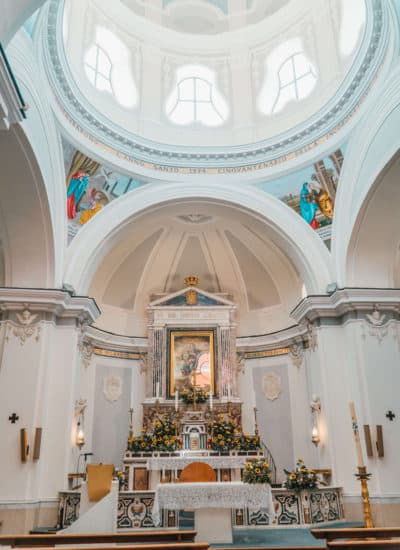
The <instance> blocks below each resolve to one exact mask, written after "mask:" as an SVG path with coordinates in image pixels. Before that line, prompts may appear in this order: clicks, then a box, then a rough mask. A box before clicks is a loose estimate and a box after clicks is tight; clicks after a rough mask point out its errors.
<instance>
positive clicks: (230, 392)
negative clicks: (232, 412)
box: [228, 384, 232, 401]
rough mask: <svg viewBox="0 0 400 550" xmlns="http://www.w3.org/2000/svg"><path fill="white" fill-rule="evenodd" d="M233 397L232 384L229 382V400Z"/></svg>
mask: <svg viewBox="0 0 400 550" xmlns="http://www.w3.org/2000/svg"><path fill="white" fill-rule="evenodd" d="M231 397H232V390H231V385H230V384H228V399H229V401H230V400H231Z"/></svg>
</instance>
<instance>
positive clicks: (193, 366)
mask: <svg viewBox="0 0 400 550" xmlns="http://www.w3.org/2000/svg"><path fill="white" fill-rule="evenodd" d="M168 334H169V349H168V352H169V353H168V356H169V369H168V374H169V396H170V397H173V396H174V394H175V390H179V391H180V392H181V391H182V390H183V389H184V388H187V387H190V386H197V387H200V388H203V389H204V390H205V391H206V392H207V393H209V392H210V391H211V392H212V393H213V394H214V393H215V370H214V369H215V334H214V330H178V329H176V330H175V329H170V330H169V331H168Z"/></svg>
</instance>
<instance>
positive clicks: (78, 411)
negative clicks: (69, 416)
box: [75, 399, 86, 449]
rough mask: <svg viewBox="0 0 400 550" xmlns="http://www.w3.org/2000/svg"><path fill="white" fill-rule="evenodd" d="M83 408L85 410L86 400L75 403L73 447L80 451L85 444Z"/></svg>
mask: <svg viewBox="0 0 400 550" xmlns="http://www.w3.org/2000/svg"><path fill="white" fill-rule="evenodd" d="M85 408H86V399H80V400H79V401H76V402H75V421H76V432H75V445H76V446H77V447H79V449H82V447H83V446H84V444H85V432H84V423H85V416H84V414H85Z"/></svg>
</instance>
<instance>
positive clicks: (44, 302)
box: [0, 288, 100, 324]
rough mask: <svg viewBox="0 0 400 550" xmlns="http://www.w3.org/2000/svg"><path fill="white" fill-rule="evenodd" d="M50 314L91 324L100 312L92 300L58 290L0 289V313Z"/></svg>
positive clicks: (58, 317)
mask: <svg viewBox="0 0 400 550" xmlns="http://www.w3.org/2000/svg"><path fill="white" fill-rule="evenodd" d="M26 309H29V310H31V311H33V312H35V313H38V312H40V313H50V314H52V315H54V316H55V317H56V318H57V319H76V320H77V321H78V322H79V323H83V324H89V323H93V322H94V321H95V320H96V319H97V317H98V316H99V315H100V310H99V308H98V306H97V304H96V302H95V300H94V299H93V298H89V297H87V296H71V295H70V294H69V293H68V292H65V291H64V290H58V289H36V288H0V311H2V312H3V317H4V314H5V313H6V312H22V311H24V310H26Z"/></svg>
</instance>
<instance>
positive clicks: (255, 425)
mask: <svg viewBox="0 0 400 550" xmlns="http://www.w3.org/2000/svg"><path fill="white" fill-rule="evenodd" d="M254 435H255V436H256V437H258V435H259V432H258V424H257V407H254Z"/></svg>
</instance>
